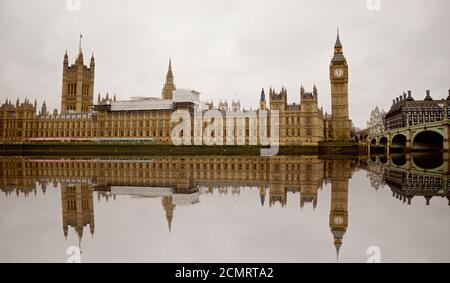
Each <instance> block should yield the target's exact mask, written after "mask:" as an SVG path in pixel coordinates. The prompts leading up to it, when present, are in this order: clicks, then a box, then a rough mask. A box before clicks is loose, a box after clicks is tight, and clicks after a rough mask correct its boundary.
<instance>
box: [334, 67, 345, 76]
mask: <svg viewBox="0 0 450 283" xmlns="http://www.w3.org/2000/svg"><path fill="white" fill-rule="evenodd" d="M334 75H335V76H336V77H337V78H342V77H343V76H344V69H341V68H337V69H335V70H334Z"/></svg>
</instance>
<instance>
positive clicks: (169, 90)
mask: <svg viewBox="0 0 450 283" xmlns="http://www.w3.org/2000/svg"><path fill="white" fill-rule="evenodd" d="M174 90H176V87H175V84H174V79H173V72H172V59H169V69H168V70H167V75H166V82H165V84H164V87H163V89H162V93H161V98H162V99H167V100H170V99H172V97H173V91H174Z"/></svg>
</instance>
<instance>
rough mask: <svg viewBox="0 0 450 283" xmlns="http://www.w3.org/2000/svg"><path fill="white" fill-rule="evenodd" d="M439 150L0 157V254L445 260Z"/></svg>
mask: <svg viewBox="0 0 450 283" xmlns="http://www.w3.org/2000/svg"><path fill="white" fill-rule="evenodd" d="M448 172H449V170H448V164H446V163H444V162H443V160H442V157H437V158H436V157H430V156H420V155H417V156H392V157H383V156H373V157H368V158H360V159H357V160H345V159H335V160H331V159H319V158H317V157H306V156H302V157H296V156H279V157H274V158H262V157H240V156H235V157H232V156H223V157H221V156H202V157H155V158H142V159H136V158H132V157H104V156H103V157H96V158H88V157H86V158H72V159H68V158H66V159H65V158H61V157H54V158H49V157H45V158H36V157H2V159H1V161H0V189H1V192H0V262H66V261H67V259H68V258H69V256H68V255H67V254H66V251H67V249H68V248H69V247H71V246H75V247H79V248H81V251H82V262H337V261H339V262H366V261H367V260H368V259H369V257H370V255H368V254H367V249H368V248H369V247H371V246H376V247H378V248H379V250H380V252H381V260H382V261H383V262H403V261H407V262H449V261H450V241H449V239H450V219H449V216H450V207H449V198H450V193H449V187H450V184H449V175H448V174H446V173H448Z"/></svg>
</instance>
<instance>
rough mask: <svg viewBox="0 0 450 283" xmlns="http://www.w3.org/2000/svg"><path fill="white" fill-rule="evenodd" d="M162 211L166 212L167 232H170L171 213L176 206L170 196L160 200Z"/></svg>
mask: <svg viewBox="0 0 450 283" xmlns="http://www.w3.org/2000/svg"><path fill="white" fill-rule="evenodd" d="M161 202H162V205H163V207H164V210H165V211H166V219H167V224H168V225H169V232H171V231H172V220H173V212H174V210H175V207H176V205H175V204H174V203H173V197H172V196H165V197H163V198H162V199H161Z"/></svg>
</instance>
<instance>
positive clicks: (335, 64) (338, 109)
mask: <svg viewBox="0 0 450 283" xmlns="http://www.w3.org/2000/svg"><path fill="white" fill-rule="evenodd" d="M330 80H331V109H332V117H331V128H332V137H331V138H332V140H333V141H350V128H351V123H352V122H351V121H350V119H349V115H348V112H349V111H348V65H347V60H346V59H345V56H344V53H343V51H342V44H341V40H340V38H339V31H338V33H337V39H336V44H335V45H334V56H333V59H332V60H331V64H330Z"/></svg>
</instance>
